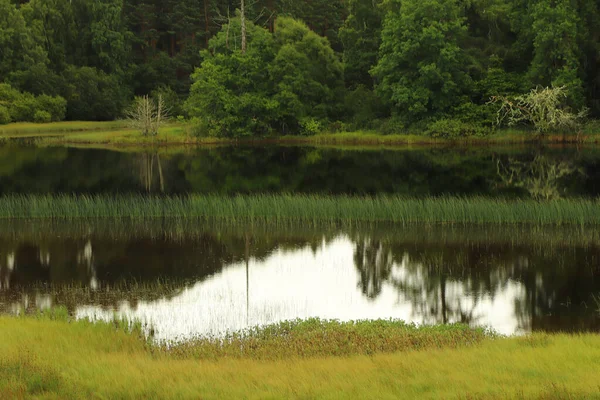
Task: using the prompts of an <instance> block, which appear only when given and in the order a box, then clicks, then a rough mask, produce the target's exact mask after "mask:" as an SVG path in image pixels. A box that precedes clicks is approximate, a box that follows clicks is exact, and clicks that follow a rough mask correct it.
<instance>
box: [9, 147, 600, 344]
mask: <svg viewBox="0 0 600 400" xmlns="http://www.w3.org/2000/svg"><path fill="white" fill-rule="evenodd" d="M0 160H1V161H0V194H15V193H132V192H136V193H170V194H183V193H224V194H235V193H265V192H287V193H331V194H341V193H344V194H378V193H396V194H403V195H410V196H427V195H443V194H454V195H462V196H469V195H489V196H497V195H498V196H515V197H533V198H537V199H551V198H558V197H569V196H584V197H596V196H598V194H599V191H600V152H599V151H597V150H594V149H586V148H581V149H580V148H563V149H548V148H527V149H486V148H480V149H470V150H466V149H462V150H456V149H454V150H452V149H416V150H415V149H413V150H386V151H382V150H344V149H334V148H312V147H274V146H272V147H223V148H214V149H194V150H186V151H181V152H177V151H168V152H167V151H159V152H146V153H131V152H115V151H105V150H77V149H67V148H36V147H15V146H7V147H0ZM581 229H582V228H579V229H578V228H533V227H529V228H527V227H502V228H499V227H495V226H488V227H485V226H483V227H461V228H457V227H455V228H452V227H444V226H437V227H436V226H429V227H427V226H418V225H414V226H395V225H386V226H382V225H366V226H357V227H354V228H344V229H341V228H338V227H335V226H330V225H326V226H321V227H310V228H309V227H305V226H301V225H300V226H275V225H261V226H256V225H252V226H245V225H235V226H233V225H218V224H215V223H213V224H208V223H207V222H201V221H195V220H187V221H171V220H158V221H141V222H140V221H138V222H132V221H110V220H109V221H96V222H89V221H88V222H85V221H81V222H74V223H66V222H62V223H61V222H60V221H50V220H40V221H35V222H28V221H2V222H1V223H0V312H4V313H20V312H23V311H25V312H34V311H35V310H39V309H46V308H48V307H55V306H64V307H66V308H67V309H68V310H69V312H70V313H71V314H72V315H74V316H76V317H78V318H91V319H107V320H108V319H113V318H114V317H115V315H116V316H117V317H122V318H126V319H130V320H138V321H142V322H143V323H144V325H145V326H146V328H147V329H148V330H150V329H152V331H153V332H154V335H155V337H156V338H157V339H159V340H165V339H166V340H184V339H187V338H191V337H193V336H195V335H206V334H220V333H223V332H225V331H231V330H238V329H242V328H245V327H249V326H254V325H258V324H266V323H273V322H277V321H281V320H284V319H293V318H308V317H321V318H336V319H342V320H353V319H372V318H400V319H404V320H407V321H413V322H416V323H427V324H437V323H451V322H464V323H468V324H471V325H484V326H490V327H492V328H493V329H495V330H497V331H499V332H501V333H506V334H519V333H526V332H530V331H537V330H543V331H598V330H599V328H600V311H599V310H600V230H598V229H595V228H585V230H581Z"/></svg>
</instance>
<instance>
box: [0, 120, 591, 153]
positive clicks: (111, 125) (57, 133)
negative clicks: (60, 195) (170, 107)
mask: <svg viewBox="0 0 600 400" xmlns="http://www.w3.org/2000/svg"><path fill="white" fill-rule="evenodd" d="M190 129H191V128H190V126H189V124H186V123H179V122H171V123H169V124H167V125H165V126H164V127H163V128H161V130H160V133H159V134H158V135H157V136H155V137H148V136H146V137H145V136H142V135H141V134H140V133H139V132H137V131H135V130H134V129H131V128H130V127H129V126H128V123H127V121H109V122H92V121H68V122H55V123H49V124H36V123H12V124H7V125H0V139H19V138H26V139H30V140H33V141H34V142H35V143H36V144H37V145H41V146H48V145H68V146H87V147H98V146H100V147H106V146H112V147H132V146H151V145H153V146H165V145H215V144H236V143H279V144H286V143H287V144H306V145H350V146H355V145H367V146H374V145H376V146H404V145H446V144H458V145H460V144H470V145H484V144H498V145H503V144H527V143H540V142H542V143H556V144H569V143H577V144H595V143H599V142H600V134H599V132H598V130H597V128H596V127H595V125H594V126H592V125H590V127H587V128H585V129H583V130H582V131H581V132H578V133H560V134H547V135H543V136H540V135H538V134H536V133H535V132H532V131H528V130H523V129H502V130H498V131H496V132H494V133H492V134H490V135H488V136H485V137H464V138H454V139H445V138H433V137H430V136H426V135H423V134H418V133H416V132H415V133H398V134H387V135H384V134H381V133H380V132H377V131H350V132H338V133H328V132H323V133H320V134H317V135H314V136H273V137H257V138H251V139H227V138H216V137H194V136H193V135H191V134H190Z"/></svg>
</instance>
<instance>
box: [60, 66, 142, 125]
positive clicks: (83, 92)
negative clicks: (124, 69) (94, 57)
mask: <svg viewBox="0 0 600 400" xmlns="http://www.w3.org/2000/svg"><path fill="white" fill-rule="evenodd" d="M64 78H65V80H66V81H67V82H68V84H67V87H66V92H65V97H66V99H67V102H68V107H67V117H68V118H69V119H70V120H86V119H91V120H94V121H104V120H112V119H115V118H117V117H120V116H121V115H122V111H123V109H124V108H125V106H126V105H127V103H128V99H129V98H130V97H131V94H130V93H129V92H128V89H127V87H126V86H124V85H122V82H121V81H119V80H118V78H116V77H115V75H108V74H106V73H104V72H103V71H101V70H98V69H96V68H91V67H74V66H71V67H69V68H67V69H66V70H65V72H64Z"/></svg>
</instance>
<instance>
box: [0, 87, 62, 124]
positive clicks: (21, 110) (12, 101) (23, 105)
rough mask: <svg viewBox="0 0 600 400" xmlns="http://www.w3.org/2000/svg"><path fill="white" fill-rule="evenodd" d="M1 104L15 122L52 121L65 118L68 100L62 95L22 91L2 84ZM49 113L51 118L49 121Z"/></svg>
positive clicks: (0, 92) (0, 90)
mask: <svg viewBox="0 0 600 400" xmlns="http://www.w3.org/2000/svg"><path fill="white" fill-rule="evenodd" d="M0 104H2V105H3V107H4V108H5V109H6V111H7V112H8V114H9V116H10V120H11V121H14V122H22V121H23V122H32V121H36V122H51V121H61V120H63V119H64V118H65V113H66V110H67V102H66V100H65V99H63V98H62V97H59V96H56V97H52V96H47V95H40V96H38V97H35V96H34V95H32V94H31V93H27V92H20V91H19V90H17V89H15V88H13V87H11V86H10V85H8V84H0ZM48 115H50V120H49V121H47V119H48Z"/></svg>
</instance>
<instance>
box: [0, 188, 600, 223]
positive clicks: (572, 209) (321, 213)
mask: <svg viewBox="0 0 600 400" xmlns="http://www.w3.org/2000/svg"><path fill="white" fill-rule="evenodd" d="M165 217H168V218H207V219H217V220H223V221H227V222H230V223H236V222H244V223H247V222H252V221H264V220H270V221H275V222H277V223H280V224H285V223H297V222H299V221H302V222H304V223H306V224H311V223H312V224H317V223H323V222H330V223H334V222H340V223H343V224H346V225H347V224H354V223H360V222H393V223H400V224H410V223H430V224H437V223H442V224H538V225H545V224H553V225H572V224H576V225H597V224H600V200H599V199H589V200H588V199H562V200H554V201H548V202H538V201H535V200H506V199H494V198H486V197H470V198H462V197H438V198H436V197H432V198H425V199H414V198H403V197H396V196H377V197H351V196H320V195H314V196H311V195H247V196H235V197H228V196H220V195H190V196H183V197H157V196H143V195H130V196H108V195H98V196H71V195H59V196H52V195H29V196H4V197H0V218H4V219H14V218H32V219H36V218H61V219H80V218H134V219H152V218H165Z"/></svg>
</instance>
